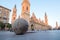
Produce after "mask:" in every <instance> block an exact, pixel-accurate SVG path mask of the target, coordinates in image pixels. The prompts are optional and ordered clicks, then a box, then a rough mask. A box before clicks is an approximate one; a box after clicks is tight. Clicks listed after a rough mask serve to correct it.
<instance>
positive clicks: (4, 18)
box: [0, 6, 11, 23]
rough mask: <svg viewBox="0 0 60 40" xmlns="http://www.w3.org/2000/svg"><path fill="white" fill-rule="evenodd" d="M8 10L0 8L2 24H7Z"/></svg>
mask: <svg viewBox="0 0 60 40" xmlns="http://www.w3.org/2000/svg"><path fill="white" fill-rule="evenodd" d="M10 11H11V10H10V9H8V8H5V7H3V6H0V21H1V22H3V23H8V22H9V13H10Z"/></svg>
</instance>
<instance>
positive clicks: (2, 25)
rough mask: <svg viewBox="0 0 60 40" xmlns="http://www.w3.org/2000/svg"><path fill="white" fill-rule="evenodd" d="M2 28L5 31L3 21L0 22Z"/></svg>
mask: <svg viewBox="0 0 60 40" xmlns="http://www.w3.org/2000/svg"><path fill="white" fill-rule="evenodd" d="M0 28H1V29H4V28H5V25H4V23H3V22H1V21H0Z"/></svg>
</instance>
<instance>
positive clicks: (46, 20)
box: [45, 12, 48, 25]
mask: <svg viewBox="0 0 60 40" xmlns="http://www.w3.org/2000/svg"><path fill="white" fill-rule="evenodd" d="M45 25H48V18H47V14H46V12H45Z"/></svg>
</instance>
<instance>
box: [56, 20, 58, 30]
mask: <svg viewBox="0 0 60 40" xmlns="http://www.w3.org/2000/svg"><path fill="white" fill-rule="evenodd" d="M56 28H57V29H58V22H57V21H56Z"/></svg>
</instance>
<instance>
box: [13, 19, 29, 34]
mask: <svg viewBox="0 0 60 40" xmlns="http://www.w3.org/2000/svg"><path fill="white" fill-rule="evenodd" d="M12 26H13V28H14V32H15V33H16V34H17V35H21V34H24V33H26V31H27V30H28V26H29V25H28V22H27V21H26V20H24V19H22V18H20V19H17V20H16V21H15V22H14V24H13V25H12Z"/></svg>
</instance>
